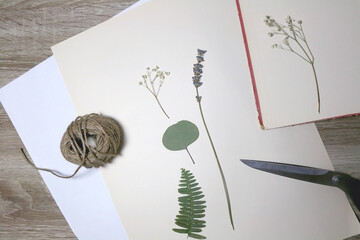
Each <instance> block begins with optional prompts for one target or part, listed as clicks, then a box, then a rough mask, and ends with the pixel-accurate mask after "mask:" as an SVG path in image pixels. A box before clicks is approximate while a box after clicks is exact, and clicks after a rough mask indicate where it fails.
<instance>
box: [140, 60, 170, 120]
mask: <svg viewBox="0 0 360 240" xmlns="http://www.w3.org/2000/svg"><path fill="white" fill-rule="evenodd" d="M169 75H170V72H166V71H162V70H160V68H159V66H155V67H154V68H150V67H147V68H146V74H145V75H142V81H139V85H141V86H144V87H145V88H146V89H147V90H148V91H149V92H150V93H151V94H152V95H153V96H154V97H155V99H156V102H157V103H158V105H159V107H160V108H161V110H162V111H163V113H164V114H165V116H166V117H167V118H169V116H168V115H167V113H166V112H165V110H164V108H163V106H162V105H161V103H160V101H159V98H158V96H159V93H160V89H161V87H162V85H163V84H164V81H165V78H166V77H167V76H169Z"/></svg>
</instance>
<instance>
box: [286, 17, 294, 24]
mask: <svg viewBox="0 0 360 240" xmlns="http://www.w3.org/2000/svg"><path fill="white" fill-rule="evenodd" d="M285 22H286V23H287V24H291V23H292V19H291V17H290V16H287V17H286V18H285Z"/></svg>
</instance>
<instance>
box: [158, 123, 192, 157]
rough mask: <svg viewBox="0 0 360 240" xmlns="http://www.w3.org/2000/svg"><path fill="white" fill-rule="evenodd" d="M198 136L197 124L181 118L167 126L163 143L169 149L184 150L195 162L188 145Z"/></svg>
mask: <svg viewBox="0 0 360 240" xmlns="http://www.w3.org/2000/svg"><path fill="white" fill-rule="evenodd" d="M198 137H199V129H198V128H197V126H196V125H195V124H194V123H192V122H190V121H186V120H182V121H180V122H178V123H176V124H174V125H171V126H170V127H168V128H167V129H166V131H165V133H164V135H163V138H162V142H163V145H164V146H165V147H166V148H167V149H169V150H171V151H179V150H186V152H187V153H188V154H189V156H190V158H191V161H192V162H193V163H194V164H195V161H194V159H193V157H192V156H191V154H190V152H189V149H188V146H189V145H190V144H192V143H193V142H195V141H196V140H197V139H198Z"/></svg>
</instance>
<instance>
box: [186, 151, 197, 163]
mask: <svg viewBox="0 0 360 240" xmlns="http://www.w3.org/2000/svg"><path fill="white" fill-rule="evenodd" d="M185 150H186V151H187V153H188V154H189V156H190V158H191V161H192V162H193V164H195V161H194V159H193V157H192V156H191V154H190V152H189V149H188V148H185Z"/></svg>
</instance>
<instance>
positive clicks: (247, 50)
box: [236, 0, 264, 129]
mask: <svg viewBox="0 0 360 240" xmlns="http://www.w3.org/2000/svg"><path fill="white" fill-rule="evenodd" d="M236 6H237V10H238V15H239V19H240V25H241V32H242V36H243V41H244V45H245V51H246V57H247V60H248V65H249V70H250V77H251V83H252V87H253V92H254V97H255V104H256V110H257V112H258V120H259V123H260V127H261V128H262V129H264V123H263V118H262V114H261V107H260V101H259V95H258V91H257V88H256V82H255V75H254V70H253V66H252V63H251V57H250V50H249V45H248V42H247V38H246V33H245V26H244V20H243V17H242V14H241V10H240V3H239V0H236Z"/></svg>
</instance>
